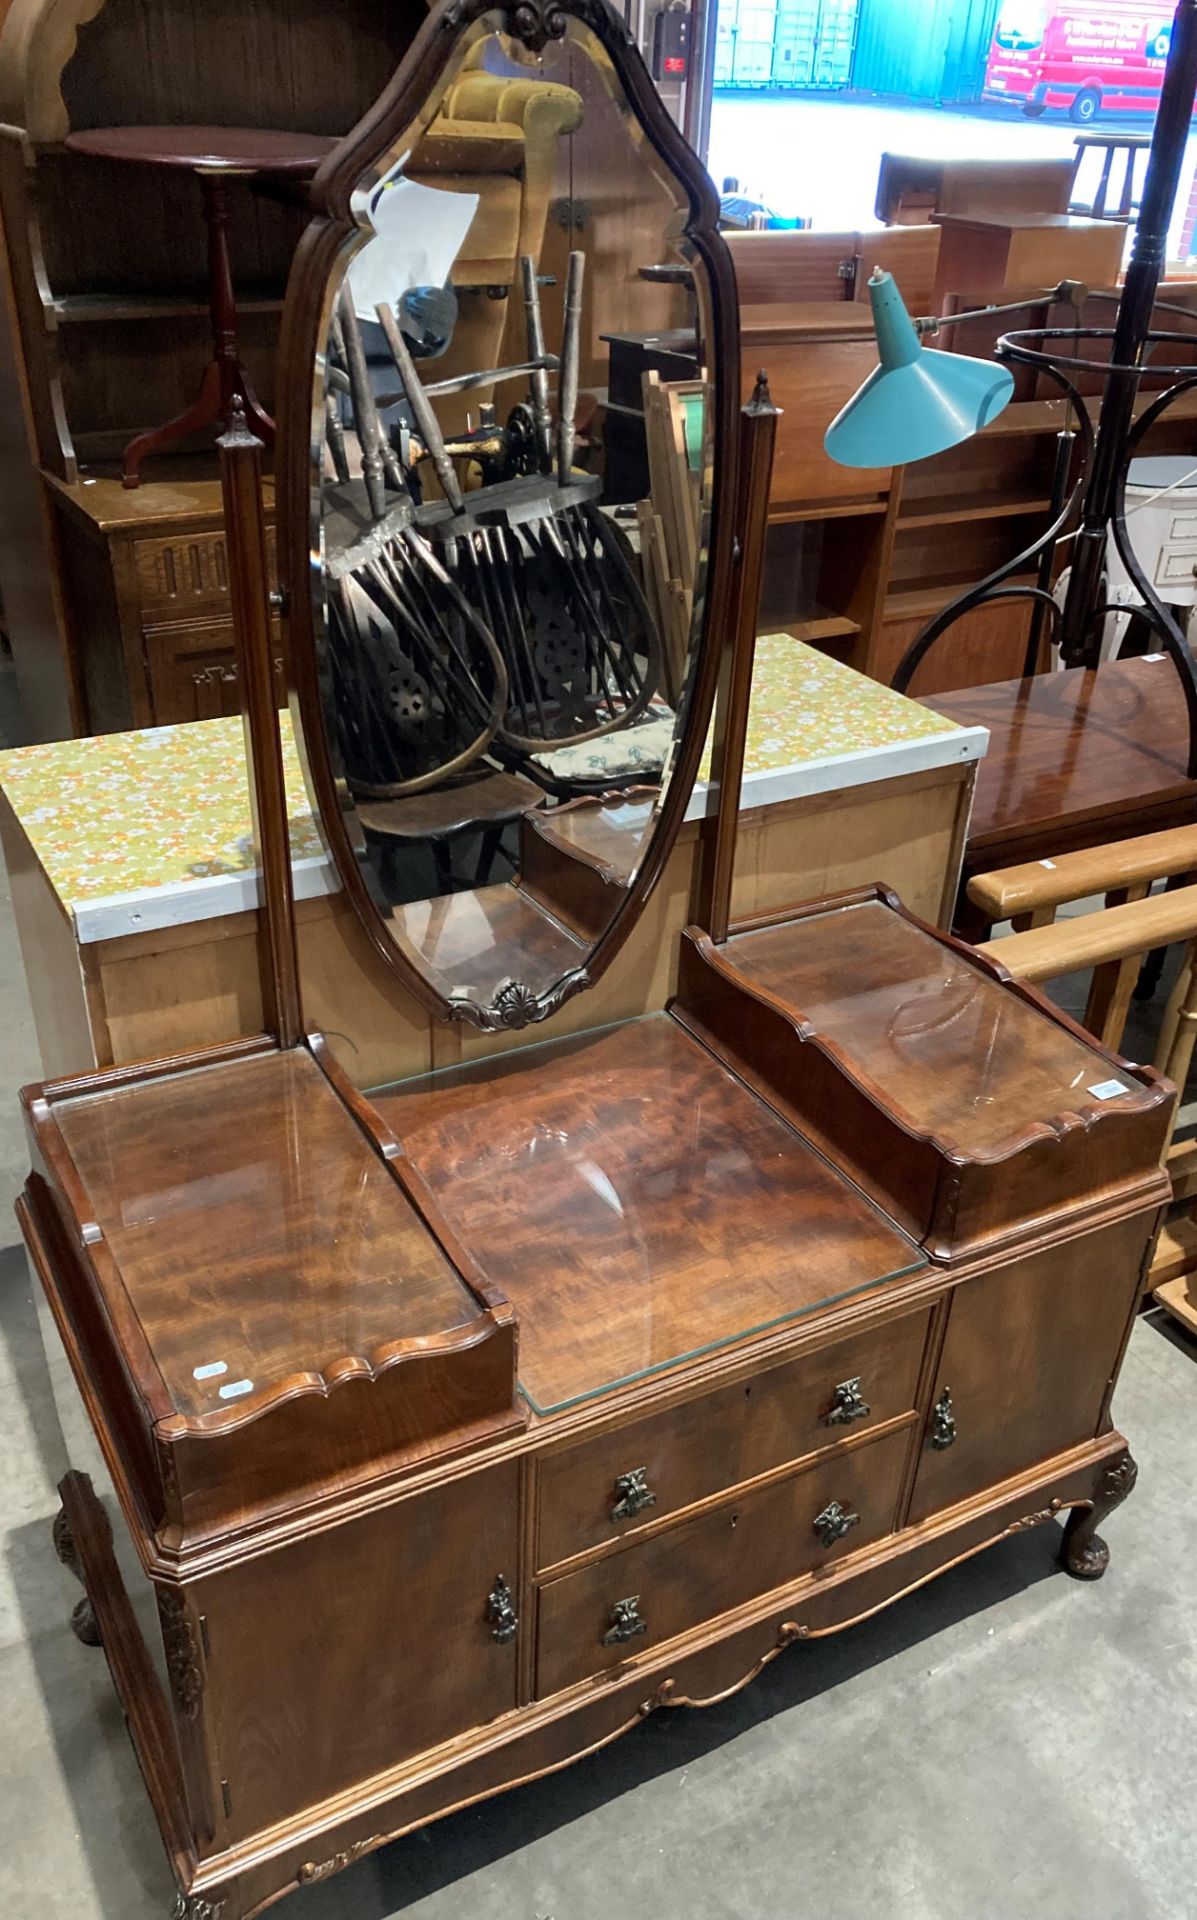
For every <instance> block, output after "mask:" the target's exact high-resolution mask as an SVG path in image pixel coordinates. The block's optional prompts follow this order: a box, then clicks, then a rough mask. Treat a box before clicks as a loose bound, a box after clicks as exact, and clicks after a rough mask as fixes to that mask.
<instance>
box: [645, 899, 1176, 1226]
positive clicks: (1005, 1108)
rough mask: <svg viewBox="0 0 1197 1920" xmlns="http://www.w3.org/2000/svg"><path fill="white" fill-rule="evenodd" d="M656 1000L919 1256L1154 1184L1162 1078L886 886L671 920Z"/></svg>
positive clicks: (1067, 1219) (1158, 1192) (1156, 1188)
mask: <svg viewBox="0 0 1197 1920" xmlns="http://www.w3.org/2000/svg"><path fill="white" fill-rule="evenodd" d="M672 1011H673V1013H674V1016H675V1017H676V1018H677V1019H679V1020H680V1021H681V1022H682V1024H683V1025H684V1026H685V1027H686V1028H687V1029H688V1030H689V1031H690V1032H691V1033H693V1034H694V1035H695V1037H696V1038H698V1039H700V1040H702V1041H703V1042H704V1043H705V1044H706V1045H708V1046H710V1047H711V1049H712V1051H713V1052H715V1053H716V1055H717V1056H718V1057H720V1058H722V1059H726V1060H727V1061H728V1062H729V1064H731V1065H733V1066H734V1067H735V1068H736V1070H737V1071H739V1072H740V1073H741V1074H742V1075H743V1076H744V1078H745V1079H747V1080H748V1082H749V1084H750V1085H752V1086H753V1087H754V1088H756V1090H758V1091H759V1092H762V1093H763V1094H764V1095H765V1097H766V1098H767V1099H768V1100H769V1101H770V1102H771V1103H772V1104H773V1105H775V1106H776V1107H777V1109H778V1110H779V1111H780V1112H781V1113H783V1114H784V1115H785V1116H786V1118H787V1119H789V1120H790V1121H791V1123H792V1124H793V1125H795V1126H797V1127H799V1128H800V1129H801V1131H802V1132H803V1133H805V1134H806V1135H807V1136H808V1137H809V1138H811V1139H813V1140H814V1141H815V1142H816V1143H817V1144H818V1145H819V1146H821V1147H822V1148H823V1149H824V1151H825V1152H827V1153H828V1154H829V1155H830V1156H831V1158H832V1159H833V1160H834V1161H835V1162H836V1163H837V1164H838V1165H839V1166H840V1167H842V1168H843V1169H844V1170H845V1171H846V1172H848V1173H849V1174H850V1175H851V1176H852V1178H853V1179H855V1180H856V1181H857V1182H858V1183H859V1184H860V1185H861V1186H862V1187H863V1188H864V1189H865V1191H866V1192H868V1193H870V1194H871V1195H872V1196H873V1197H874V1198H875V1199H877V1200H878V1201H880V1202H881V1204H882V1205H883V1206H884V1207H885V1208H886V1210H887V1212H889V1213H890V1214H891V1215H892V1216H893V1217H894V1218H895V1219H897V1220H898V1221H900V1222H901V1223H902V1225H903V1226H905V1227H906V1228H907V1230H908V1231H909V1232H911V1233H912V1234H913V1235H914V1237H915V1238H916V1239H917V1240H919V1241H920V1242H921V1243H922V1245H923V1246H924V1247H925V1248H926V1250H927V1252H928V1253H929V1254H930V1255H931V1256H932V1257H933V1258H934V1259H937V1260H940V1261H951V1262H955V1261H958V1260H962V1259H965V1258H969V1259H971V1258H975V1257H977V1256H979V1255H982V1254H985V1253H988V1252H992V1251H996V1250H998V1249H1000V1248H1002V1247H1004V1246H1006V1245H1010V1244H1017V1242H1018V1241H1019V1239H1025V1238H1027V1237H1029V1236H1030V1235H1032V1234H1034V1233H1041V1232H1043V1231H1044V1228H1045V1225H1046V1224H1047V1223H1048V1222H1049V1221H1050V1224H1051V1230H1052V1231H1053V1232H1057V1233H1058V1232H1060V1231H1062V1230H1064V1229H1066V1228H1067V1229H1069V1230H1072V1231H1075V1230H1076V1228H1077V1227H1078V1226H1079V1225H1082V1224H1083V1223H1084V1216H1085V1214H1086V1212H1089V1213H1097V1212H1100V1211H1102V1210H1104V1209H1107V1208H1108V1207H1109V1206H1110V1205H1111V1204H1122V1203H1125V1202H1127V1201H1128V1200H1129V1199H1130V1198H1131V1197H1132V1196H1135V1195H1137V1194H1139V1193H1143V1195H1144V1197H1145V1198H1150V1197H1152V1196H1153V1195H1154V1196H1155V1197H1160V1198H1162V1197H1164V1196H1165V1191H1166V1189H1165V1183H1164V1181H1163V1178H1162V1176H1161V1174H1160V1171H1159V1155H1160V1153H1161V1151H1162V1148H1163V1144H1164V1140H1165V1138H1166V1132H1167V1126H1168V1121H1169V1117H1170V1113H1171V1108H1172V1101H1173V1098H1174V1094H1173V1089H1172V1088H1171V1087H1170V1086H1169V1085H1168V1083H1167V1082H1166V1081H1165V1080H1162V1079H1161V1078H1160V1076H1159V1075H1158V1074H1156V1073H1155V1072H1154V1071H1153V1069H1151V1068H1150V1067H1134V1066H1130V1065H1128V1064H1127V1063H1126V1062H1125V1061H1123V1060H1119V1059H1117V1058H1116V1057H1115V1056H1114V1055H1113V1054H1110V1053H1107V1052H1105V1051H1104V1050H1103V1049H1102V1048H1100V1047H1099V1046H1097V1045H1096V1044H1095V1043H1094V1042H1093V1041H1092V1040H1091V1039H1090V1038H1089V1037H1088V1036H1087V1035H1085V1034H1083V1033H1082V1031H1081V1029H1080V1028H1078V1027H1076V1026H1075V1025H1074V1024H1073V1022H1071V1021H1070V1020H1068V1019H1067V1018H1066V1017H1065V1016H1064V1015H1061V1014H1059V1013H1057V1012H1056V1011H1055V1010H1054V1009H1052V1008H1051V1007H1050V1006H1049V1004H1048V1003H1047V1002H1046V1001H1045V1000H1043V999H1042V998H1041V997H1040V996H1039V995H1037V994H1036V993H1035V992H1034V991H1033V990H1032V989H1028V988H1025V987H1021V986H1018V985H1016V984H1014V983H1012V982H1010V981H1009V980H1008V978H1007V977H1006V976H1005V975H1003V974H1002V972H1001V969H1000V968H998V967H995V966H994V965H993V964H992V963H990V962H988V961H986V960H984V959H982V958H981V956H979V955H977V954H975V953H973V952H972V950H971V949H970V948H968V947H966V946H964V945H963V944H962V943H961V942H960V941H957V940H952V939H950V938H948V937H947V936H945V935H942V934H939V933H937V932H936V931H935V930H934V929H932V928H930V927H927V926H925V925H924V924H923V923H922V922H921V921H918V920H916V919H914V917H913V916H912V915H910V914H908V913H907V912H906V911H905V910H904V909H903V908H902V906H901V904H900V902H898V901H897V900H896V899H895V898H894V896H893V895H891V894H887V893H886V892H885V891H884V889H881V888H875V889H872V890H870V891H867V892H858V893H852V894H844V895H841V896H838V897H835V898H832V899H829V900H825V901H821V902H817V903H815V904H814V905H812V906H810V907H808V908H803V909H801V910H800V911H797V912H794V913H787V914H778V915H772V916H769V917H768V918H765V919H762V920H759V921H755V922H751V923H745V924H743V925H741V926H740V927H738V928H736V929H735V930H734V931H733V932H732V934H731V935H730V937H729V938H728V940H727V941H726V942H725V943H723V944H722V945H718V946H717V945H716V944H715V943H714V942H713V941H712V940H711V939H710V938H709V936H708V935H706V934H704V933H702V932H701V931H700V930H698V929H695V928H691V929H689V930H688V931H687V933H686V934H685V935H684V936H683V941H682V958H681V968H680V975H679V986H678V995H677V999H676V1000H675V1002H674V1005H673V1009H672Z"/></svg>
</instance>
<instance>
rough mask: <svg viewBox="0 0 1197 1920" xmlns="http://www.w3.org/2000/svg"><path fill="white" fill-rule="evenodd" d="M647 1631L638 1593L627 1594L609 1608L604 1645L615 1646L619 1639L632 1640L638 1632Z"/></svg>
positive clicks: (646, 1622) (646, 1623)
mask: <svg viewBox="0 0 1197 1920" xmlns="http://www.w3.org/2000/svg"><path fill="white" fill-rule="evenodd" d="M647 1632H648V1621H647V1620H645V1619H642V1617H641V1614H640V1595H639V1594H638V1593H633V1594H629V1596H628V1598H627V1599H626V1600H617V1601H616V1602H615V1605H614V1606H613V1607H612V1609H611V1625H610V1626H609V1627H608V1628H607V1631H606V1633H605V1634H604V1635H603V1645H604V1646H605V1647H617V1646H618V1645H619V1643H620V1641H621V1640H634V1639H635V1638H636V1635H637V1634H638V1633H647Z"/></svg>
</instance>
